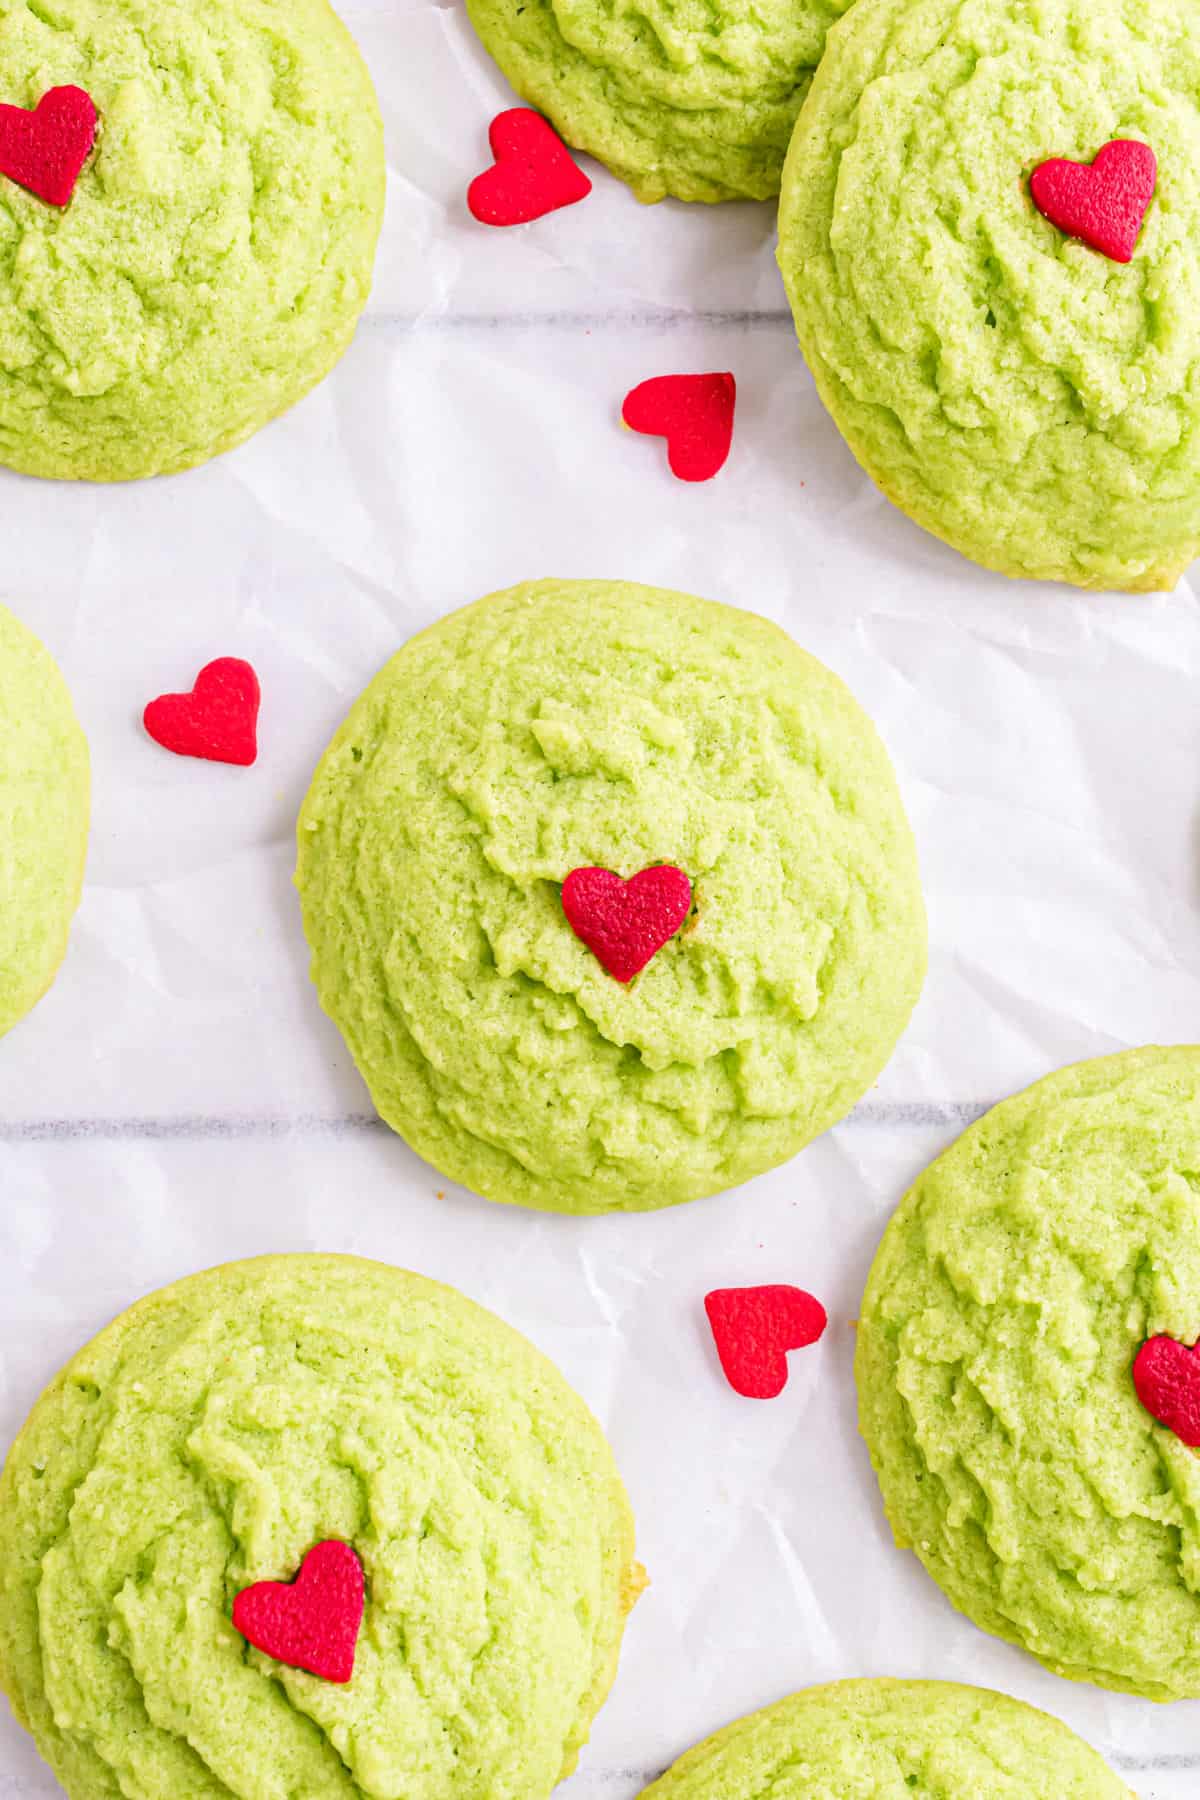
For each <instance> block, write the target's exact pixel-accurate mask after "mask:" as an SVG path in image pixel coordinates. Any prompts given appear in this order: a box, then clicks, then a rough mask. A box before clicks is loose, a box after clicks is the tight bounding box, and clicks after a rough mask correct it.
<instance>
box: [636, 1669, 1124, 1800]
mask: <svg viewBox="0 0 1200 1800" xmlns="http://www.w3.org/2000/svg"><path fill="white" fill-rule="evenodd" d="M1051 1794H1052V1795H1053V1796H1054V1800H1133V1796H1132V1795H1131V1794H1130V1792H1129V1789H1128V1788H1127V1787H1126V1786H1125V1784H1124V1782H1122V1781H1118V1779H1117V1777H1116V1776H1115V1775H1114V1774H1113V1773H1112V1772H1111V1770H1109V1769H1108V1768H1107V1767H1106V1766H1105V1764H1104V1763H1103V1762H1102V1761H1101V1759H1100V1757H1099V1756H1097V1754H1096V1752H1095V1751H1094V1750H1092V1749H1090V1748H1089V1747H1088V1745H1087V1744H1085V1743H1084V1742H1083V1740H1082V1739H1081V1738H1078V1737H1076V1736H1075V1734H1074V1732H1072V1731H1068V1729H1067V1727H1066V1726H1065V1725H1062V1724H1060V1723H1059V1721H1058V1720H1057V1719H1052V1718H1050V1717H1049V1715H1048V1714H1046V1713H1043V1712H1036V1711H1035V1710H1034V1708H1033V1707H1031V1706H1025V1705H1023V1704H1022V1703H1021V1702H1020V1701H1019V1700H1010V1699H1009V1698H1008V1696H1007V1695H1005V1694H996V1693H992V1692H990V1691H989V1690H987V1689H986V1688H973V1687H960V1686H959V1685H958V1684H957V1683H954V1682H949V1681H836V1682H832V1683H830V1685H829V1686H827V1687H817V1688H808V1689H806V1690H805V1691H804V1692H803V1693H800V1694H793V1695H792V1696H791V1698H790V1699H787V1700H780V1701H779V1702H778V1703H777V1704H776V1705H775V1706H768V1707H766V1708H765V1709H764V1710H763V1711H762V1712H758V1713H752V1714H751V1715H750V1716H749V1717H748V1718H745V1719H739V1720H737V1722H736V1723H735V1724H733V1725H729V1726H727V1727H726V1729H725V1730H724V1731H719V1732H717V1734H716V1735H715V1736H714V1737H711V1738H708V1739H706V1740H705V1742H704V1743H702V1744H698V1745H697V1746H696V1748H695V1749H694V1750H689V1751H688V1753H687V1755H686V1756H683V1757H681V1758H680V1760H679V1761H678V1762H677V1763H676V1764H675V1766H674V1767H673V1768H671V1769H668V1771H667V1773H666V1774H665V1775H664V1776H663V1777H662V1779H661V1780H660V1781H656V1782H655V1783H654V1785H653V1786H652V1787H649V1788H647V1789H646V1790H645V1793H644V1795H643V1800H849V1796H851V1795H853V1796H854V1800H951V1797H955V1800H966V1797H967V1796H968V1795H969V1796H970V1800H1046V1797H1047V1796H1048V1795H1051Z"/></svg>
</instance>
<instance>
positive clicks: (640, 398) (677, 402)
mask: <svg viewBox="0 0 1200 1800" xmlns="http://www.w3.org/2000/svg"><path fill="white" fill-rule="evenodd" d="M736 403H737V383H736V381H735V380H734V378H733V376H732V375H731V374H729V372H728V371H727V370H726V371H723V372H721V373H716V374H708V375H652V376H651V378H650V379H649V381H642V382H639V383H638V385H637V387H635V388H632V389H631V390H630V391H629V393H628V394H626V396H625V403H624V405H623V406H622V408H621V418H622V421H623V422H624V424H626V425H628V427H629V429H630V431H640V432H644V433H645V434H646V435H647V436H648V437H663V438H666V440H667V464H668V466H669V468H670V470H671V473H672V475H674V476H676V477H677V478H678V479H679V480H680V481H711V480H712V478H713V476H714V475H715V474H716V473H717V472H718V470H720V469H722V468H724V466H725V461H726V458H727V457H728V455H729V447H730V445H731V444H732V442H733V412H734V407H735V405H736Z"/></svg>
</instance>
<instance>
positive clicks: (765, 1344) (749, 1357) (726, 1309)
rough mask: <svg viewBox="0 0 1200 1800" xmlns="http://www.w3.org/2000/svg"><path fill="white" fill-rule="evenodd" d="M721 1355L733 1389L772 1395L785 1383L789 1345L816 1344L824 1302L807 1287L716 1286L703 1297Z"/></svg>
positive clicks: (756, 1395)
mask: <svg viewBox="0 0 1200 1800" xmlns="http://www.w3.org/2000/svg"><path fill="white" fill-rule="evenodd" d="M704 1310H705V1312H706V1313H707V1314H708V1322H709V1324H710V1325H711V1327H712V1334H713V1341H714V1343H715V1344H716V1346H717V1355H718V1356H719V1357H720V1359H721V1367H722V1368H723V1369H724V1371H725V1379H726V1380H727V1381H728V1383H729V1385H730V1387H731V1388H732V1389H733V1391H734V1393H735V1394H744V1395H745V1397H746V1399H747V1400H774V1398H775V1396H776V1395H777V1394H782V1392H783V1390H784V1388H785V1387H786V1386H787V1378H788V1364H787V1353H788V1351H789V1350H803V1349H804V1348H805V1346H806V1345H808V1344H815V1343H816V1341H817V1339H818V1338H819V1337H820V1336H821V1333H822V1332H823V1331H824V1329H825V1326H826V1324H827V1323H828V1317H827V1314H826V1312H825V1308H824V1307H823V1306H822V1305H821V1302H820V1301H819V1300H814V1299H813V1297H812V1295H811V1294H806V1293H805V1292H804V1290H803V1288H797V1287H778V1286H777V1287H750V1288H717V1289H716V1290H715V1292H713V1293H711V1294H706V1295H705V1297H704Z"/></svg>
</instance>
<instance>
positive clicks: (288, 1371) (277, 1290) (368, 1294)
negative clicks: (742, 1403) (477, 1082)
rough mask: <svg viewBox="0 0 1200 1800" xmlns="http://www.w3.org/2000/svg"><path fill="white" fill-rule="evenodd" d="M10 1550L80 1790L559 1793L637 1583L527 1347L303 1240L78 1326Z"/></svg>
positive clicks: (177, 1794)
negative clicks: (79, 1339)
mask: <svg viewBox="0 0 1200 1800" xmlns="http://www.w3.org/2000/svg"><path fill="white" fill-rule="evenodd" d="M481 1023H482V1021H481ZM222 1198H223V1197H222V1196H218V1197H217V1200H218V1203H220V1201H221V1199H222ZM6 1448H7V1446H6ZM22 1545H23V1546H24V1556H22V1554H21V1546H22ZM360 1558H361V1562H360ZM0 1570H2V1571H3V1578H2V1579H0V1690H3V1691H4V1692H6V1693H7V1695H8V1696H9V1697H10V1698H11V1699H12V1700H13V1702H14V1703H15V1711H16V1715H17V1718H18V1719H20V1720H23V1721H25V1722H27V1723H28V1727H29V1729H30V1730H31V1731H32V1732H33V1733H34V1735H35V1738H36V1739H37V1741H38V1744H39V1746H41V1747H43V1748H44V1750H45V1753H46V1755H47V1756H48V1757H49V1758H50V1759H51V1761H52V1762H53V1763H54V1765H55V1767H56V1768H61V1767H63V1766H64V1765H63V1763H62V1757H63V1755H64V1753H65V1746H68V1745H69V1747H70V1748H69V1754H70V1756H71V1759H72V1761H71V1770H73V1771H74V1774H70V1771H68V1773H69V1774H70V1788H71V1795H72V1800H102V1797H104V1800H118V1797H119V1796H121V1795H122V1794H123V1793H124V1792H125V1790H128V1800H132V1796H133V1795H134V1793H135V1792H136V1794H137V1796H138V1800H235V1796H237V1797H239V1800H250V1797H251V1796H254V1800H367V1797H368V1796H371V1797H373V1800H383V1796H385V1795H390V1796H392V1797H393V1800H501V1797H503V1800H550V1795H551V1790H552V1789H555V1788H557V1787H558V1784H559V1782H560V1780H561V1779H563V1778H564V1777H565V1775H566V1774H567V1773H568V1772H569V1771H570V1770H571V1769H572V1768H573V1767H574V1765H575V1761H576V1758H577V1756H578V1753H579V1746H580V1744H581V1743H582V1742H584V1741H585V1740H586V1738H587V1736H588V1731H589V1728H590V1726H591V1723H592V1720H593V1718H594V1716H595V1714H596V1712H597V1711H598V1710H599V1708H600V1706H601V1705H602V1704H603V1701H604V1698H605V1695H606V1693H607V1690H608V1688H609V1686H610V1684H611V1682H612V1679H613V1676H614V1675H615V1673H616V1667H617V1657H618V1652H619V1649H620V1644H621V1638H622V1634H623V1631H624V1627H625V1621H626V1617H627V1615H628V1613H629V1611H630V1609H631V1607H632V1606H633V1604H634V1602H635V1600H636V1599H637V1596H638V1594H639V1592H640V1590H641V1587H642V1586H643V1585H644V1578H643V1576H642V1572H641V1570H640V1568H639V1567H638V1564H637V1560H636V1556H635V1552H634V1533H633V1519H632V1517H631V1515H630V1511H629V1503H628V1500H627V1499H626V1496H625V1491H624V1488H623V1487H622V1484H621V1479H620V1476H619V1474H618V1472H617V1469H616V1466H615V1464H614V1462H613V1457H612V1453H611V1451H610V1450H609V1448H608V1445H607V1444H606V1442H605V1440H604V1436H603V1433H602V1432H601V1430H600V1427H599V1425H598V1424H597V1422H596V1420H595V1419H594V1418H593V1417H592V1415H591V1413H590V1412H589V1410H588V1408H587V1407H586V1406H585V1405H584V1403H583V1401H582V1400H581V1399H580V1398H579V1397H578V1396H577V1395H576V1394H574V1393H573V1392H572V1390H571V1389H570V1388H569V1387H568V1385H567V1383H566V1382H565V1381H564V1380H563V1378H562V1376H561V1375H560V1374H559V1372H558V1370H557V1369H556V1368H555V1367H554V1366H553V1365H552V1364H551V1363H550V1362H549V1361H548V1360H547V1358H546V1357H545V1356H543V1355H542V1354H541V1353H540V1352H539V1351H537V1350H535V1349H534V1347H533V1345H532V1344H530V1343H527V1342H526V1340H525V1339H524V1338H522V1337H521V1336H520V1335H519V1334H518V1333H517V1332H515V1331H513V1330H512V1329H511V1328H510V1327H509V1326H507V1325H506V1324H505V1323H504V1322H503V1321H502V1320H501V1319H498V1318H497V1317H496V1316H495V1315H494V1314H492V1313H489V1312H486V1311H485V1310H484V1309H483V1308H482V1307H480V1306H476V1305H475V1304H474V1303H473V1302H472V1301H470V1300H468V1299H467V1298H466V1297H465V1296H464V1295H462V1294H459V1293H456V1292H455V1291H454V1289H453V1288H449V1287H446V1286H445V1285H444V1284H442V1283H439V1282H434V1281H428V1280H425V1279H424V1278H423V1277H422V1276H419V1275H413V1274H409V1273H407V1272H405V1271H402V1270H400V1269H395V1268H390V1267H388V1266H386V1265H384V1264H381V1263H371V1262H365V1261H362V1260H361V1259H359V1258H357V1257H347V1256H309V1255H292V1256H263V1257H257V1258H254V1259H253V1260H251V1261H249V1262H243V1263H235V1264H233V1265H230V1266H227V1267H225V1268H217V1269H209V1270H207V1271H206V1272H205V1273H203V1274H201V1275H194V1276H190V1277H186V1278H185V1279H183V1280H179V1281H174V1282H172V1284H171V1286H170V1287H169V1288H166V1289H164V1290H162V1291H160V1292H158V1293H155V1294H151V1295H149V1296H147V1297H146V1298H145V1299H143V1300H141V1301H139V1302H138V1303H137V1304H136V1305H134V1306H133V1307H132V1308H131V1309H130V1310H129V1311H127V1312H125V1313H123V1314H122V1315H121V1316H120V1318H118V1319H117V1320H116V1321H115V1322H114V1323H113V1324H111V1325H109V1326H106V1327H105V1328H104V1330H103V1331H102V1332H101V1333H100V1336H99V1337H98V1338H97V1339H96V1340H95V1341H94V1342H93V1343H91V1344H90V1345H89V1346H87V1347H86V1348H84V1349H82V1350H81V1351H80V1353H79V1355H78V1357H77V1358H76V1359H75V1360H74V1361H73V1362H72V1363H71V1364H70V1365H69V1366H68V1367H67V1368H65V1369H64V1370H63V1371H62V1372H61V1374H60V1375H58V1376H57V1377H56V1378H55V1379H54V1380H53V1381H52V1382H51V1383H50V1385H49V1386H48V1388H47V1389H46V1392H45V1394H44V1395H43V1397H42V1399H41V1401H40V1402H39V1404H38V1406H37V1408H36V1409H35V1411H34V1413H33V1415H32V1417H31V1419H30V1421H29V1423H28V1425H27V1427H26V1429H25V1430H24V1431H23V1432H22V1433H21V1434H20V1435H19V1437H18V1438H17V1440H16V1442H15V1443H14V1444H13V1446H12V1448H11V1451H10V1452H9V1454H8V1455H7V1456H6V1459H5V1463H4V1468H3V1470H2V1471H0ZM118 1646H119V1648H118ZM118 1676H119V1679H117V1677H118ZM427 1677H428V1679H426V1678H427ZM60 1678H61V1679H69V1683H70V1691H71V1699H70V1704H69V1708H67V1707H64V1706H63V1705H61V1704H59V1705H57V1706H54V1707H52V1705H51V1702H50V1698H49V1694H50V1693H51V1692H53V1693H54V1694H55V1695H56V1696H58V1697H61V1695H62V1693H63V1692H64V1691H65V1690H64V1689H63V1688H62V1686H61V1679H60ZM151 1721H152V1722H151ZM134 1763H136V1767H137V1779H136V1781H135V1780H133V1778H132V1776H130V1779H129V1780H127V1781H125V1782H123V1783H122V1782H118V1781H117V1779H116V1774H115V1771H116V1770H117V1769H118V1768H119V1769H121V1770H122V1771H130V1770H132V1768H133V1765H134ZM76 1774H77V1775H79V1777H80V1781H76V1780H75V1775H76ZM47 1779H48V1780H49V1777H47ZM80 1783H82V1785H81V1784H80ZM0 1786H3V1782H0ZM46 1791H47V1793H48V1792H49V1790H48V1789H47V1790H46Z"/></svg>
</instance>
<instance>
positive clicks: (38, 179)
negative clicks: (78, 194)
mask: <svg viewBox="0 0 1200 1800" xmlns="http://www.w3.org/2000/svg"><path fill="white" fill-rule="evenodd" d="M95 141H96V108H95V106H94V105H93V103H92V98H91V95H90V94H86V93H84V91H83V89H82V88H77V87H57V88H51V89H50V91H49V93H47V94H43V95H42V97H41V99H40V100H39V101H38V103H37V105H36V106H35V107H34V109H33V111H32V112H26V111H25V110H24V109H23V108H22V107H19V106H0V175H6V176H7V177H8V179H9V180H10V181H15V182H16V183H17V185H18V186H19V187H23V188H28V189H29V192H30V193H31V194H36V195H37V197H38V199H39V200H45V201H46V202H47V203H48V204H49V205H50V206H60V207H61V206H67V205H69V204H70V200H71V196H72V194H73V193H74V192H75V183H76V182H77V181H78V179H79V172H80V170H81V169H82V168H83V165H84V163H85V162H86V161H87V159H88V157H89V156H90V155H91V152H92V145H93V144H94V143H95Z"/></svg>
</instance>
